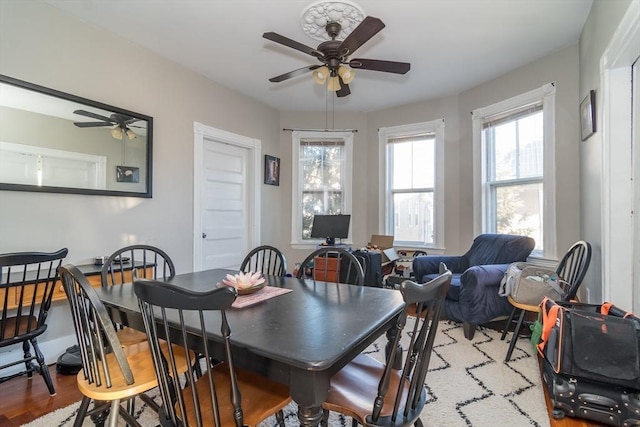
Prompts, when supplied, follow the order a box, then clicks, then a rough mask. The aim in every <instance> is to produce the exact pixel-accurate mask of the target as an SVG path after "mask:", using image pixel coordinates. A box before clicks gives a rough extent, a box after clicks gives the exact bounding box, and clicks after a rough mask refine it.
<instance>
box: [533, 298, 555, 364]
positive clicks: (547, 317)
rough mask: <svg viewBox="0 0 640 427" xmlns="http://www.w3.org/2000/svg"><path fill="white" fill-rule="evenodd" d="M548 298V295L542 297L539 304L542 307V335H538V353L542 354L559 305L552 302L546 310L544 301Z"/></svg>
mask: <svg viewBox="0 0 640 427" xmlns="http://www.w3.org/2000/svg"><path fill="white" fill-rule="evenodd" d="M548 299H549V298H548V297H544V299H543V300H542V302H541V303H540V306H541V308H542V335H541V336H540V342H539V344H538V351H539V352H540V354H543V351H544V345H545V344H546V343H547V339H549V334H551V329H553V327H554V326H555V324H556V320H557V319H558V311H559V310H560V306H559V305H557V304H554V305H553V306H551V308H550V309H549V311H548V312H547V310H545V305H546V304H545V303H546V301H547V300H548Z"/></svg>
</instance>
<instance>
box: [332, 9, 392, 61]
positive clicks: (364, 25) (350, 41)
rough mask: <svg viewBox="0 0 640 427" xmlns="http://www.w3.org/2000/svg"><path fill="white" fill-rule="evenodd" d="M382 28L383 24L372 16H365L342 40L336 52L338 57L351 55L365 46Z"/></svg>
mask: <svg viewBox="0 0 640 427" xmlns="http://www.w3.org/2000/svg"><path fill="white" fill-rule="evenodd" d="M383 28H384V23H383V22H382V21H381V20H380V19H378V18H374V17H372V16H367V17H366V18H364V20H363V21H362V22H361V23H360V25H358V26H357V27H356V28H355V29H354V30H353V31H352V32H351V34H349V35H348V36H347V38H345V39H344V41H343V42H342V44H341V45H340V47H339V48H338V52H340V56H341V57H342V56H349V55H351V54H353V52H355V51H356V49H358V48H359V47H360V46H362V45H363V44H365V43H366V42H367V41H368V40H369V39H370V38H371V37H373V36H375V35H376V34H378V33H379V32H380V30H382V29H383Z"/></svg>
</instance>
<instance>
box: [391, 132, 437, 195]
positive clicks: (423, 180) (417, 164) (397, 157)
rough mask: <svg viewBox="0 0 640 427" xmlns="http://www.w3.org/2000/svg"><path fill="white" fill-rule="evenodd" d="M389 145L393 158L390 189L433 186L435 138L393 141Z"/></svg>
mask: <svg viewBox="0 0 640 427" xmlns="http://www.w3.org/2000/svg"><path fill="white" fill-rule="evenodd" d="M389 147H390V150H391V151H392V153H391V155H392V158H393V165H392V167H393V183H392V189H394V190H406V189H412V188H433V186H434V182H435V170H434V165H435V163H434V162H435V161H434V158H435V138H433V137H426V138H422V139H416V140H414V141H408V142H395V143H391V144H390V145H389Z"/></svg>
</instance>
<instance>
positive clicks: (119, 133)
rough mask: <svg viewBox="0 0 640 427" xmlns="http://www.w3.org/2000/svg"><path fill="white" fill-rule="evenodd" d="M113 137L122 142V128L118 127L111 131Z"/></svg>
mask: <svg viewBox="0 0 640 427" xmlns="http://www.w3.org/2000/svg"><path fill="white" fill-rule="evenodd" d="M111 136H112V137H114V138H115V139H118V140H120V141H122V128H121V127H120V126H116V127H114V128H113V129H111Z"/></svg>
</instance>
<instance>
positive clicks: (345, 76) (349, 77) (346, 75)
mask: <svg viewBox="0 0 640 427" xmlns="http://www.w3.org/2000/svg"><path fill="white" fill-rule="evenodd" d="M338 74H339V75H340V77H342V81H343V82H344V83H345V84H349V83H351V82H352V81H353V78H354V77H355V76H356V75H355V73H354V71H353V70H352V69H351V68H350V67H347V66H344V65H341V66H340V68H338Z"/></svg>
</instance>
